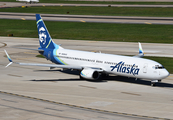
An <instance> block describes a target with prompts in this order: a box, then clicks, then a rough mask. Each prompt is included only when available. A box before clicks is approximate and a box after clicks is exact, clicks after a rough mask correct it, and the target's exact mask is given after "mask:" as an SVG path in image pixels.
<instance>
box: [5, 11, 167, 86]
mask: <svg viewBox="0 0 173 120" xmlns="http://www.w3.org/2000/svg"><path fill="white" fill-rule="evenodd" d="M36 24H37V30H38V37H39V44H40V46H39V48H38V49H30V48H25V49H28V50H36V51H38V52H39V53H40V54H41V55H43V56H44V57H45V58H46V59H47V60H50V61H51V62H52V63H55V64H38V63H18V62H13V61H12V59H11V58H10V56H9V55H8V53H7V51H6V50H4V51H5V53H6V55H7V58H8V60H9V61H10V63H9V64H8V65H7V66H6V67H8V66H9V65H11V64H12V63H16V64H19V65H26V66H40V67H50V69H52V68H62V69H71V70H79V71H80V75H79V76H80V79H88V80H99V79H101V77H102V76H104V75H105V76H106V75H109V74H115V75H118V76H125V77H132V78H135V79H148V80H151V86H155V84H156V83H157V82H161V80H162V79H164V78H166V77H168V76H169V72H168V71H167V70H166V69H165V68H164V67H163V65H161V64H160V63H158V62H156V61H153V60H149V59H144V58H142V57H143V56H144V52H143V50H142V46H141V43H139V54H138V55H136V56H122V55H114V54H105V53H96V52H87V51H79V50H71V49H65V48H63V47H61V45H57V44H55V43H54V42H53V40H52V38H51V36H50V34H49V32H48V30H47V28H46V26H45V24H44V21H43V19H42V18H41V16H40V14H36Z"/></svg>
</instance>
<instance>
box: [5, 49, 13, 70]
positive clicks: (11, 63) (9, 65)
mask: <svg viewBox="0 0 173 120" xmlns="http://www.w3.org/2000/svg"><path fill="white" fill-rule="evenodd" d="M4 51H5V54H6V55H7V58H8V60H9V61H10V63H9V64H8V65H7V66H6V68H7V67H8V66H10V65H11V64H12V63H13V61H12V60H11V58H10V56H9V55H8V53H7V51H6V50H4Z"/></svg>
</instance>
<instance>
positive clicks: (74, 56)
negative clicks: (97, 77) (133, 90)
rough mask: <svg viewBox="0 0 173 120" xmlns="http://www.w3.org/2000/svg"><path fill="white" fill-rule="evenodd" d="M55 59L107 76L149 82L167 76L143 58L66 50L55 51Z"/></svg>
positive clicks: (166, 72) (156, 64)
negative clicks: (92, 69)
mask: <svg viewBox="0 0 173 120" xmlns="http://www.w3.org/2000/svg"><path fill="white" fill-rule="evenodd" d="M55 57H57V58H58V59H60V60H61V61H62V62H63V63H64V64H68V65H76V66H82V67H84V66H85V67H87V66H88V67H91V66H92V67H93V68H94V67H96V68H101V69H102V70H103V71H104V72H106V73H108V74H116V75H121V76H127V77H134V78H143V79H150V80H161V79H163V78H165V77H167V76H168V75H169V72H168V71H167V70H166V69H165V68H163V66H162V65H161V64H160V63H158V62H155V61H153V60H148V59H144V58H137V57H129V56H120V55H112V54H104V53H94V52H86V51H78V50H68V49H57V50H56V55H55ZM118 63H119V64H118Z"/></svg>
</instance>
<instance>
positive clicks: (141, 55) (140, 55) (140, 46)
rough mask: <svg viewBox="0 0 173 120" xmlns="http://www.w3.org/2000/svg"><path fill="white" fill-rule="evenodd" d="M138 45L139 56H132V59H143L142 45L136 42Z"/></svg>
mask: <svg viewBox="0 0 173 120" xmlns="http://www.w3.org/2000/svg"><path fill="white" fill-rule="evenodd" d="M138 43H139V54H138V55H136V56H134V57H140V58H141V57H144V51H143V50H142V45H141V43H140V42H138Z"/></svg>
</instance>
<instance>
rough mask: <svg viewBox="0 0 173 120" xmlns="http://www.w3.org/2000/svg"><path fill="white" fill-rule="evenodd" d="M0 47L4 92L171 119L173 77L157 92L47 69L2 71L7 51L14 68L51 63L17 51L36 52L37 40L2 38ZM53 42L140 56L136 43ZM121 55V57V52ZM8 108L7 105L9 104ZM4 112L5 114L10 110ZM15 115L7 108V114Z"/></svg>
mask: <svg viewBox="0 0 173 120" xmlns="http://www.w3.org/2000/svg"><path fill="white" fill-rule="evenodd" d="M63 41H64V42H63ZM0 42H1V43H3V44H1V47H0V59H1V61H0V73H1V74H0V79H1V80H0V91H4V92H10V93H15V94H20V95H26V96H31V97H36V98H40V99H46V100H52V101H57V102H62V103H67V104H72V105H78V106H83V107H90V108H93V109H101V110H108V111H114V112H120V113H128V114H135V115H140V116H151V117H158V118H169V119H173V97H172V96H173V75H170V76H169V77H168V78H166V79H164V80H163V82H162V83H158V84H157V86H156V87H151V86H150V81H148V80H138V81H135V80H134V79H130V78H126V77H119V76H110V77H108V78H107V79H105V80H103V81H100V82H94V81H86V80H80V79H79V75H78V74H79V73H78V72H77V71H69V70H65V71H61V70H60V69H53V70H49V68H45V67H33V66H18V65H15V64H13V65H11V66H9V67H8V68H6V69H5V68H4V67H5V66H6V65H7V64H8V60H7V58H6V57H5V53H4V51H3V50H4V49H6V50H7V51H8V53H9V54H10V56H11V58H12V59H13V60H14V61H16V62H17V61H18V62H32V63H50V62H49V61H47V60H45V59H43V58H36V57H35V56H36V55H38V53H37V52H36V51H30V50H23V49H17V48H16V47H28V48H37V47H38V39H36V38H17V37H16V38H15V37H0ZM54 42H55V43H57V44H59V43H60V44H62V46H63V47H65V48H68V49H79V50H90V51H92V50H97V49H99V50H100V51H102V52H104V53H113V52H115V51H116V47H118V44H119V47H120V46H121V45H122V46H121V49H122V48H123V47H124V48H123V50H124V51H123V52H124V53H125V52H126V51H129V52H130V51H131V50H132V51H133V50H134V49H135V50H136V49H137V50H136V52H137V51H138V44H137V43H125V42H124V43H119V42H114V43H113V42H95V41H71V40H56V39H55V40H54ZM142 45H143V49H144V50H145V49H146V48H150V50H151V51H153V50H154V48H157V47H159V46H160V47H161V48H159V49H157V50H159V51H165V50H167V49H169V47H170V48H171V47H172V45H171V44H149V43H146V44H142ZM127 46H130V47H127ZM134 46H135V47H136V48H134ZM162 47H163V48H162ZM113 48H115V49H113ZM129 49H131V50H129ZM157 50H156V51H157ZM168 51H169V50H168ZM117 52H118V53H120V54H121V53H123V52H121V51H117ZM133 52H135V51H133ZM133 52H132V53H133ZM132 53H130V54H132ZM5 99H7V98H5ZM10 100H11V99H10ZM10 100H9V101H10ZM1 101H2V100H1ZM3 102H4V101H3ZM7 102H8V101H7ZM4 104H5V105H7V104H8V103H4ZM23 105H25V103H24V104H23ZM1 107H2V106H1ZM4 107H5V108H6V109H7V107H8V106H4ZM4 107H3V108H4ZM33 107H34V106H33ZM13 109H14V108H9V110H13ZM55 109H56V107H55ZM6 112H7V111H6ZM2 113H4V112H2ZM7 114H9V112H7ZM3 115H5V114H0V116H3ZM13 117H14V116H13ZM40 117H41V116H39V118H40ZM43 117H44V116H43Z"/></svg>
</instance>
